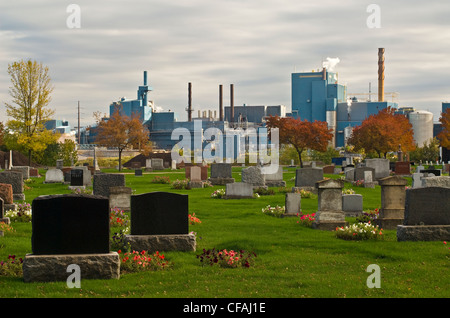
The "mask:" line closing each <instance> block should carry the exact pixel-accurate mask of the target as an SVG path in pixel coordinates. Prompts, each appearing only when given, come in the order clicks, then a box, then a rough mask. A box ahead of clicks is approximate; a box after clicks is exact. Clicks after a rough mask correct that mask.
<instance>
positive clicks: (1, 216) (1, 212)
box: [0, 198, 11, 224]
mask: <svg viewBox="0 0 450 318" xmlns="http://www.w3.org/2000/svg"><path fill="white" fill-rule="evenodd" d="M5 211H6V209H5V201H3V199H2V198H0V223H1V222H3V223H5V224H10V223H11V222H10V219H9V218H8V217H5Z"/></svg>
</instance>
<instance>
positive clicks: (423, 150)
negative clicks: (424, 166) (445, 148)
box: [409, 138, 439, 162]
mask: <svg viewBox="0 0 450 318" xmlns="http://www.w3.org/2000/svg"><path fill="white" fill-rule="evenodd" d="M409 157H410V159H411V160H414V161H423V162H425V161H436V160H438V158H439V140H438V139H437V138H433V139H430V140H428V141H426V142H425V143H424V144H423V146H422V147H416V149H415V150H413V151H411V153H410V154H409Z"/></svg>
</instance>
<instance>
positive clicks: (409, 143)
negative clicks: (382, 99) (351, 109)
mask: <svg viewBox="0 0 450 318" xmlns="http://www.w3.org/2000/svg"><path fill="white" fill-rule="evenodd" d="M347 143H348V144H350V145H353V146H354V149H355V150H356V151H360V150H363V151H364V152H365V153H370V152H376V153H377V155H378V157H380V158H381V156H382V155H384V157H385V158H386V154H387V153H388V152H391V151H398V150H399V148H400V149H401V150H402V151H403V152H409V151H412V150H414V149H415V147H416V145H415V143H414V137H413V129H412V125H411V123H410V122H409V120H408V118H406V116H404V115H401V114H395V110H394V109H393V108H391V107H387V108H385V109H383V110H381V111H380V112H378V113H377V114H375V115H371V116H369V117H368V118H366V119H365V120H363V122H362V123H361V125H359V126H356V127H355V128H353V131H352V134H351V136H350V138H349V139H348V140H347Z"/></svg>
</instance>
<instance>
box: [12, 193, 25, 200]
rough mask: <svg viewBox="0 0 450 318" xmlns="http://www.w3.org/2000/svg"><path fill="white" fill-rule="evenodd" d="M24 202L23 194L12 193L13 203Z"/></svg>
mask: <svg viewBox="0 0 450 318" xmlns="http://www.w3.org/2000/svg"><path fill="white" fill-rule="evenodd" d="M24 200H25V194H23V193H15V194H14V193H13V201H24Z"/></svg>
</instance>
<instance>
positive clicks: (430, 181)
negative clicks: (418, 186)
mask: <svg viewBox="0 0 450 318" xmlns="http://www.w3.org/2000/svg"><path fill="white" fill-rule="evenodd" d="M422 186H423V187H442V188H450V177H449V176H438V177H428V176H427V177H422Z"/></svg>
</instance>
